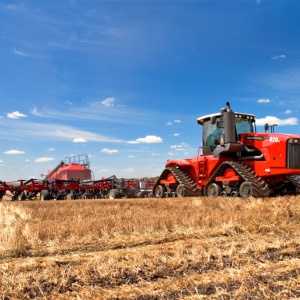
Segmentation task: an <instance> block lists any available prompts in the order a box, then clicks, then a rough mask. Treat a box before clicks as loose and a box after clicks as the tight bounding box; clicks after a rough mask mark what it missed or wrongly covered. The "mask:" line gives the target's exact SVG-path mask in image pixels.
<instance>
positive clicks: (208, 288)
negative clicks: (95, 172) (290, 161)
mask: <svg viewBox="0 0 300 300" xmlns="http://www.w3.org/2000/svg"><path fill="white" fill-rule="evenodd" d="M299 225H300V198H299V197H294V196H293V197H277V198H269V199H254V198H253V199H252V198H251V199H247V200H242V199H238V198H206V197H201V198H172V199H171V198H170V199H120V200H75V201H74V200H73V201H72V200H66V201H44V202H40V201H25V202H17V201H16V202H10V201H2V202H0V228H1V231H0V258H1V260H0V299H5V300H9V299H141V300H153V299H296V298H299V297H300V228H299Z"/></svg>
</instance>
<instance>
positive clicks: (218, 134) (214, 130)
mask: <svg viewBox="0 0 300 300" xmlns="http://www.w3.org/2000/svg"><path fill="white" fill-rule="evenodd" d="M197 123H198V124H200V125H202V126H203V128H202V146H203V150H204V155H208V154H212V152H213V151H215V149H216V148H217V147H219V146H221V147H222V146H223V147H224V146H225V144H237V143H238V136H239V134H241V133H250V132H255V131H256V128H255V116H254V115H250V114H244V113H235V112H233V111H231V109H230V106H229V103H228V107H227V108H224V109H221V111H220V113H215V114H211V115H206V116H203V117H200V118H198V119H197ZM223 150H224V149H223Z"/></svg>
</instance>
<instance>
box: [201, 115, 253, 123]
mask: <svg viewBox="0 0 300 300" xmlns="http://www.w3.org/2000/svg"><path fill="white" fill-rule="evenodd" d="M234 114H235V117H236V118H246V119H250V120H253V122H254V121H255V115H251V114H244V113H238V112H235V113H234ZM211 117H216V118H219V117H221V114H220V113H215V114H210V115H206V116H203V117H200V118H198V119H197V123H198V124H200V125H203V123H204V122H206V121H209V120H210V118H211Z"/></svg>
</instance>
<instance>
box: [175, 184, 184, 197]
mask: <svg viewBox="0 0 300 300" xmlns="http://www.w3.org/2000/svg"><path fill="white" fill-rule="evenodd" d="M184 191H185V188H184V185H183V184H179V185H178V186H177V188H176V196H177V197H184Z"/></svg>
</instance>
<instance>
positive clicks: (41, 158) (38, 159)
mask: <svg viewBox="0 0 300 300" xmlns="http://www.w3.org/2000/svg"><path fill="white" fill-rule="evenodd" d="M51 160H54V158H52V157H39V158H37V159H36V160H34V162H37V163H43V162H48V161H51Z"/></svg>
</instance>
